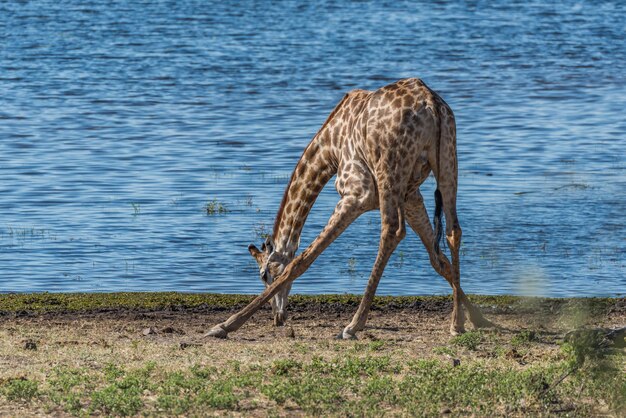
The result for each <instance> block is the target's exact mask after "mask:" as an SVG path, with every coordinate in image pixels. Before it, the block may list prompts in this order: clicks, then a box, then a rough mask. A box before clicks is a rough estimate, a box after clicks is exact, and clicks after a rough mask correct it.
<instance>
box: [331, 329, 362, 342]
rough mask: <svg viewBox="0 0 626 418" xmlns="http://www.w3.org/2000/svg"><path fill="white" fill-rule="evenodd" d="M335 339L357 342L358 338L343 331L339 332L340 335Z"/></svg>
mask: <svg viewBox="0 0 626 418" xmlns="http://www.w3.org/2000/svg"><path fill="white" fill-rule="evenodd" d="M335 339H336V340H357V339H358V338H357V337H356V335H355V334H350V333H349V332H346V331H345V330H342V331H340V332H339V334H337V335H336V336H335Z"/></svg>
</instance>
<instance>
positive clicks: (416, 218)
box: [405, 191, 493, 328]
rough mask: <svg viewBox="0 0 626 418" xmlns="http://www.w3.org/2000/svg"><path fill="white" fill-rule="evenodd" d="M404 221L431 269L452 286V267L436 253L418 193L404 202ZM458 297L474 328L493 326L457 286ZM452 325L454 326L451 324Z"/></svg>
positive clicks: (427, 219) (431, 230)
mask: <svg viewBox="0 0 626 418" xmlns="http://www.w3.org/2000/svg"><path fill="white" fill-rule="evenodd" d="M405 207H406V219H407V222H408V224H409V226H410V227H411V229H413V231H414V232H415V233H416V234H417V235H418V236H419V237H420V240H421V241H422V243H423V244H424V247H425V248H426V251H427V252H428V256H429V258H430V263H431V265H432V267H433V269H434V270H435V271H436V272H437V273H438V274H439V275H441V276H442V277H443V278H444V279H446V281H447V282H448V283H449V284H450V286H452V284H453V280H452V279H453V270H452V265H451V263H450V261H449V260H448V258H447V257H446V256H445V255H444V253H443V252H442V251H436V248H435V245H434V242H435V238H434V232H433V228H432V225H431V224H430V220H429V218H428V212H427V211H426V207H425V206H424V201H423V199H422V196H421V194H420V192H419V191H417V192H416V193H415V194H414V195H411V196H409V198H408V199H407V201H406V206H405ZM459 297H460V300H461V303H463V305H464V306H465V309H466V310H467V313H468V314H469V319H470V321H471V323H472V325H474V327H476V328H480V327H486V326H493V324H492V323H491V322H489V321H488V320H487V319H485V318H484V317H483V315H482V313H481V312H480V310H479V309H478V308H477V307H475V306H474V305H473V304H472V303H471V302H470V300H469V299H468V298H467V296H466V295H465V293H464V292H463V289H461V287H460V286H459ZM452 325H454V324H452Z"/></svg>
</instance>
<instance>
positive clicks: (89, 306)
mask: <svg viewBox="0 0 626 418" xmlns="http://www.w3.org/2000/svg"><path fill="white" fill-rule="evenodd" d="M254 297H255V296H254V295H236V294H217V293H179V292H119V293H47V292H46V293H25V294H20V293H18V294H0V314H1V313H5V314H7V313H19V312H27V313H54V312H82V311H86V312H88V311H107V310H118V309H125V310H149V311H153V310H168V309H169V310H172V309H173V310H185V309H213V310H235V309H238V308H241V307H243V306H245V305H246V304H247V303H249V302H251V301H252V300H253V299H254ZM469 298H470V300H471V301H472V302H474V303H476V304H478V305H479V306H483V307H485V308H487V309H491V310H495V311H516V312H520V311H528V310H531V311H535V310H541V311H546V312H556V311H561V310H564V309H565V310H568V309H569V310H581V309H582V310H584V311H585V312H587V313H588V314H595V313H598V314H599V313H606V312H608V311H610V310H612V309H626V298H623V297H622V298H534V297H531V298H529V297H519V296H511V295H500V296H488V295H469ZM360 300H361V295H349V294H343V295H335V294H328V295H292V296H290V298H289V304H290V306H291V307H292V308H295V307H303V306H315V305H319V306H334V307H356V306H358V304H359V302H360ZM451 302H452V298H451V296H377V297H376V298H375V299H374V303H373V305H372V307H373V309H394V308H399V309H402V308H420V307H423V308H425V309H437V308H447V307H448V305H450V303H451Z"/></svg>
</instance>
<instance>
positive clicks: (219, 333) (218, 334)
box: [204, 325, 228, 339]
mask: <svg viewBox="0 0 626 418" xmlns="http://www.w3.org/2000/svg"><path fill="white" fill-rule="evenodd" d="M204 336H205V337H213V338H222V339H223V338H226V337H228V332H226V330H225V329H224V328H222V326H221V325H216V326H214V327H213V328H211V331H209V332H207V333H206V334H204Z"/></svg>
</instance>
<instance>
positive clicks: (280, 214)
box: [272, 93, 350, 241]
mask: <svg viewBox="0 0 626 418" xmlns="http://www.w3.org/2000/svg"><path fill="white" fill-rule="evenodd" d="M349 95H350V93H347V94H345V95H344V96H343V99H341V101H340V102H339V104H338V105H337V106H335V108H334V109H333V111H332V112H330V115H328V117H327V118H326V122H324V124H323V125H322V127H321V128H320V129H319V130H318V131H317V133H316V134H315V136H314V137H313V138H314V139H315V137H316V136H318V135H319V133H320V132H322V131H323V130H324V128H325V127H326V125H328V122H330V121H331V120H332V119H333V118H334V117H335V115H336V114H337V111H338V110H339V108H341V106H342V105H343V103H344V102H345V101H346V99H347V98H348V96H349ZM312 143H313V141H311V142H309V145H307V146H306V148H305V149H304V151H303V152H302V155H301V156H300V159H299V160H298V162H299V161H301V160H302V157H304V154H306V152H307V151H308V150H309V147H310V146H311V144H312ZM295 176H296V170H295V169H294V170H293V172H292V173H291V177H290V178H289V183H287V187H286V188H285V193H284V194H283V199H282V200H281V202H280V206H279V207H278V212H277V214H276V219H275V220H274V228H273V230H272V239H273V240H274V241H276V236H277V235H278V228H280V222H281V221H282V219H283V213H284V212H285V206H286V205H287V198H288V195H289V188H290V187H291V183H292V182H293V179H294V178H295Z"/></svg>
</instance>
